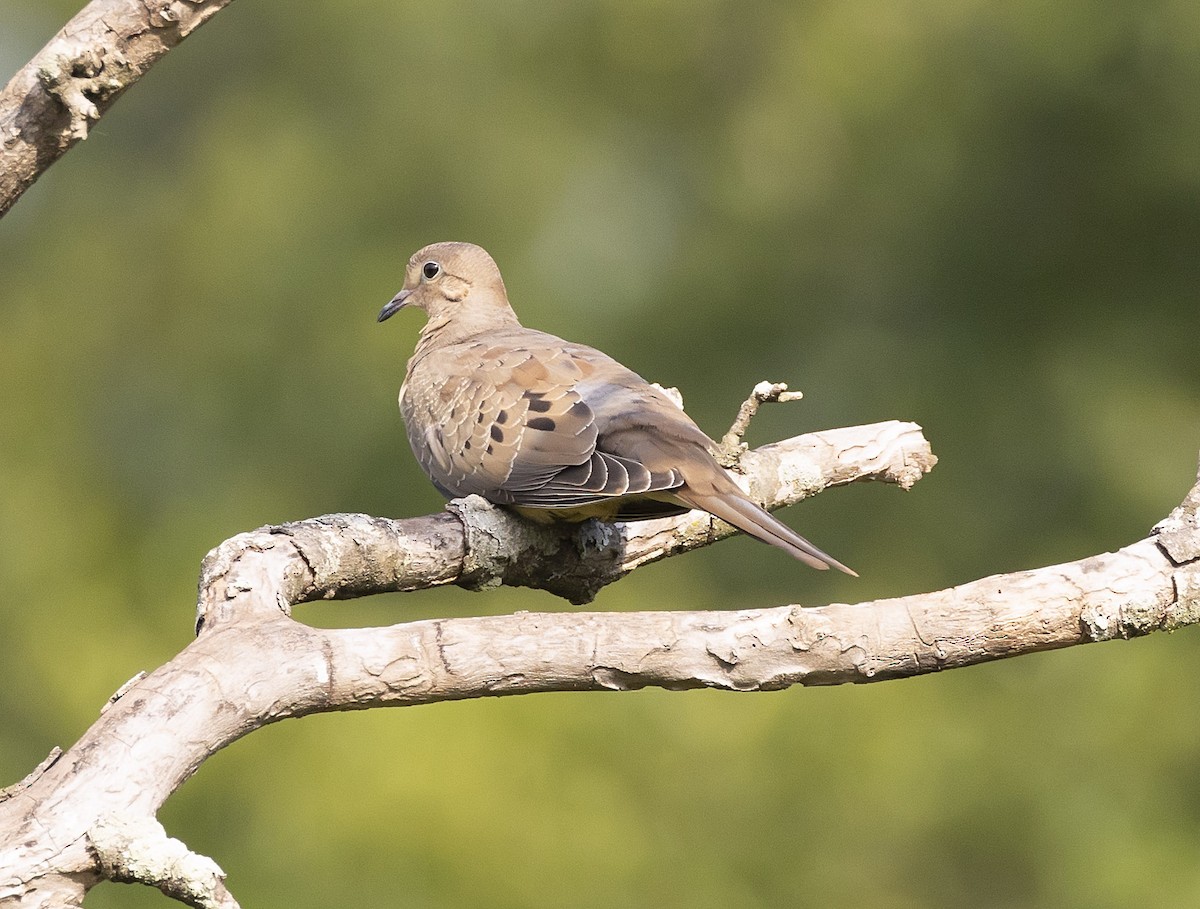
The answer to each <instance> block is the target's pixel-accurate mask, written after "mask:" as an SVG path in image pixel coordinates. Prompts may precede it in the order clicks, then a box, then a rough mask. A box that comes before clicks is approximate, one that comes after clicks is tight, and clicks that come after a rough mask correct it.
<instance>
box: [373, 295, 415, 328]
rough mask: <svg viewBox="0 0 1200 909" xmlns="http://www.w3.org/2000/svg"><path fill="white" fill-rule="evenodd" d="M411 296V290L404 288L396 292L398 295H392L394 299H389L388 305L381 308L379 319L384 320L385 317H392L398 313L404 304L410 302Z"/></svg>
mask: <svg viewBox="0 0 1200 909" xmlns="http://www.w3.org/2000/svg"><path fill="white" fill-rule="evenodd" d="M410 296H412V291H411V290H402V291H400V293H398V294H396V296H394V297H392V299H391V300H389V301H388V305H387V306H385V307H384V308H383V309H381V310H379V319H378V321H380V322H382V321H383V320H384V319H387V318H390V317H391V316H394V315H395V314H396V313H398V312H399V311H400V310H401V309H403V308H404V304H405V303H407V302H408V298H409V297H410Z"/></svg>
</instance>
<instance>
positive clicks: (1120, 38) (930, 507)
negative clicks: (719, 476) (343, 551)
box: [0, 0, 1200, 909]
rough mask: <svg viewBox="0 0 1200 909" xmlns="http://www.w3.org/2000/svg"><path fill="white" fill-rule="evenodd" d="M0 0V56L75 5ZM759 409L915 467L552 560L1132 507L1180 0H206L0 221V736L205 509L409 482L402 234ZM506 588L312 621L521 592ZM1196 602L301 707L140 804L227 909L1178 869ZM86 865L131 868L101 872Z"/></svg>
mask: <svg viewBox="0 0 1200 909" xmlns="http://www.w3.org/2000/svg"><path fill="white" fill-rule="evenodd" d="M76 8H77V7H76V5H74V4H72V3H64V2H47V0H36V2H35V0H8V2H7V3H6V4H5V8H4V11H3V19H4V26H3V29H2V30H0V62H2V63H3V71H4V73H5V74H6V75H7V74H8V73H11V72H12V71H14V70H15V69H16V68H17V67H18V66H20V65H21V64H23V63H24V62H25V61H26V60H27V59H28V58H29V57H30V56H31V55H32V54H33V53H34V52H35V51H36V50H37V49H38V48H39V47H40V46H41V45H42V44H43V43H44V42H45V41H46V40H47V39H48V38H49V36H50V35H51V34H52V33H53V32H54V31H55V30H56V29H57V28H58V27H59V26H61V25H62V23H63V22H65V21H66V19H67V18H68V17H69V16H70V15H71V14H72V13H73V12H74V11H75V10H76ZM445 239H464V240H472V241H475V242H477V243H480V244H482V245H484V246H486V247H487V248H488V249H489V250H490V251H491V252H492V253H493V255H494V256H495V257H496V259H497V260H498V261H499V262H500V264H501V266H502V268H503V269H504V275H505V278H506V281H507V283H508V287H509V290H510V292H511V295H512V297H513V299H514V301H515V303H516V306H517V308H518V311H519V312H520V313H521V314H522V316H523V317H524V319H525V321H526V322H527V324H530V325H533V326H537V327H539V328H544V329H547V330H550V331H554V332H557V333H559V334H563V335H567V336H569V337H571V338H573V339H576V340H580V341H585V342H588V343H591V344H594V345H597V346H599V347H601V348H603V349H605V350H606V351H608V352H610V353H611V354H613V355H615V356H617V357H618V358H620V359H621V360H623V361H625V362H626V363H628V364H629V365H631V366H633V367H634V368H635V369H637V370H638V371H640V372H642V373H643V374H644V375H646V376H647V377H649V378H651V379H653V380H657V381H661V382H663V383H666V384H672V385H677V386H679V387H680V388H681V389H682V391H683V392H684V395H685V398H686V401H687V403H688V407H689V410H690V411H691V412H692V413H693V415H694V416H695V417H696V418H697V420H698V421H699V422H700V424H701V425H702V426H704V427H705V428H706V429H708V430H709V431H710V433H714V434H715V433H719V432H721V431H723V429H724V428H725V427H726V426H727V425H728V422H729V420H730V419H731V417H732V415H733V413H734V410H735V408H736V406H737V404H738V402H739V401H740V400H741V399H742V398H743V397H744V395H745V393H746V392H747V391H748V390H749V388H750V387H751V386H752V385H753V384H754V383H755V382H757V381H758V380H760V379H764V378H766V379H772V380H785V381H788V382H790V383H791V384H792V385H793V387H797V388H801V389H803V390H804V392H805V394H806V400H805V401H803V402H801V403H798V404H791V405H788V406H786V407H775V408H769V409H767V410H766V411H765V412H764V413H763V414H762V415H761V417H760V418H759V420H758V421H757V423H756V424H755V426H754V427H753V429H752V439H751V440H752V441H754V442H756V443H761V442H765V441H769V440H772V439H776V438H781V437H785V436H789V435H794V434H796V433H799V432H803V431H807V430H813V429H819V428H825V427H829V426H835V425H852V424H856V423H864V422H871V421H875V420H881V419H889V418H899V419H911V420H916V421H918V422H920V423H921V424H922V425H923V426H924V427H925V429H926V432H927V435H928V437H929V438H930V439H931V440H932V443H933V446H934V450H935V451H936V453H937V454H938V456H939V457H940V458H941V463H940V465H939V466H938V467H937V469H936V470H935V471H934V472H933V474H932V475H931V476H929V477H928V478H926V479H925V480H923V481H922V482H921V483H919V484H918V485H917V487H916V488H915V489H914V490H913V492H912V493H910V494H907V495H902V494H901V493H900V492H898V491H897V490H895V489H893V488H885V487H882V486H861V487H855V488H851V489H845V490H836V491H833V492H831V493H828V494H826V495H824V496H821V497H820V498H818V499H817V500H814V501H812V502H809V503H805V504H803V505H801V506H798V507H796V508H793V509H791V510H790V511H788V512H786V513H785V517H786V519H787V520H788V521H789V522H790V523H792V524H793V525H794V526H796V527H798V528H800V529H801V531H802V532H804V533H805V534H806V535H808V536H810V537H811V538H812V539H813V540H815V541H816V542H817V543H819V544H820V545H822V546H824V547H825V548H827V549H828V550H829V551H830V552H832V553H834V554H835V555H837V556H838V557H839V558H841V559H844V560H845V561H846V562H848V563H849V564H851V565H853V566H854V567H855V568H857V569H858V571H859V572H861V574H862V578H861V580H858V581H854V580H852V579H848V578H842V577H838V576H837V575H836V574H835V573H833V572H829V573H828V574H827V575H821V574H817V573H815V572H811V571H808V570H806V569H805V568H803V567H802V566H799V565H797V564H795V563H793V562H792V561H790V560H789V559H787V558H786V557H783V556H781V555H780V554H779V553H777V552H774V551H772V550H770V549H768V548H766V547H764V546H761V545H758V544H756V543H754V542H753V541H749V540H733V541H729V542H727V543H724V544H722V545H720V546H716V547H713V548H711V549H710V550H707V551H704V552H698V553H694V554H691V555H688V556H686V557H682V558H678V559H673V560H670V561H669V562H668V563H665V564H661V565H657V566H653V567H651V568H647V569H644V570H642V571H639V572H638V573H637V574H636V575H635V576H633V577H631V578H629V579H627V580H626V581H624V582H622V583H621V584H619V585H617V586H615V587H612V588H609V589H608V590H606V591H604V592H603V593H602V594H601V596H600V598H599V600H598V601H597V603H596V604H595V607H596V608H599V609H604V610H626V609H720V608H725V607H732V606H746V605H774V604H777V603H785V602H804V603H810V604H816V603H821V602H827V601H830V600H842V601H851V602H853V601H857V600H861V599H867V598H872V597H878V596H885V595H893V594H906V593H913V592H919V591H923V590H932V589H937V588H940V587H944V586H947V585H950V584H954V583H958V582H961V581H965V580H969V579H972V578H975V577H979V576H982V575H986V574H990V573H995V572H1003V571H1009V570H1013V569H1018V568H1023V567H1033V566H1038V565H1044V564H1050V563H1053V562H1057V561H1063V560H1069V559H1075V558H1079V557H1083V556H1086V555H1090V554H1093V553H1095V552H1099V551H1103V550H1107V549H1113V548H1116V547H1119V546H1122V545H1124V544H1126V543H1128V542H1132V541H1134V540H1136V539H1138V538H1140V537H1142V536H1143V535H1145V533H1146V532H1147V530H1148V529H1149V528H1150V527H1151V526H1152V525H1153V524H1154V523H1155V522H1156V521H1157V520H1159V519H1160V518H1161V517H1163V516H1164V515H1166V513H1167V512H1168V511H1169V510H1170V509H1171V508H1172V507H1173V506H1174V505H1175V504H1177V503H1178V501H1179V500H1180V499H1181V498H1182V496H1183V495H1184V493H1185V492H1186V491H1187V489H1188V487H1189V486H1190V485H1191V483H1192V481H1193V477H1194V475H1195V468H1196V455H1197V449H1198V448H1200V365H1198V363H1197V352H1198V349H1200V340H1198V339H1200V305H1198V301H1197V292H1196V289H1197V286H1198V285H1200V255H1198V251H1200V6H1198V5H1197V4H1195V3H1190V2H1183V0H1175V2H1144V0H1139V2H1099V0H1091V2H1087V0H1064V2H1059V3H1055V4H1045V3H1038V2H1027V0H1026V2H1014V3H1006V4H989V3H982V2H970V0H933V2H927V3H919V4H918V3H899V4H898V3H891V2H884V0H867V2H846V0H836V2H835V0H822V2H809V3H795V2H794V3H734V2H728V0H689V2H682V0H652V2H646V0H643V2H633V0H621V2H618V0H611V2H583V3H576V4H565V3H562V4H551V3H544V2H537V3H535V2H528V0H520V2H517V0H506V2H486V0H460V2H450V3H444V4H437V5H434V4H419V3H415V2H368V0H360V2H347V3H341V4H321V5H315V4H314V5H309V4H304V5H291V6H285V5H281V4H267V3H261V2H253V0H242V2H240V3H237V4H234V5H233V6H232V7H230V8H229V9H228V10H226V11H225V12H223V13H221V14H220V15H218V16H217V17H216V18H215V19H214V20H213V21H212V22H211V23H210V24H209V25H207V26H205V27H204V28H203V29H202V30H201V31H200V32H198V33H197V34H196V35H194V36H193V37H192V38H190V39H189V40H188V41H187V42H185V43H184V45H183V46H182V47H180V48H179V49H178V50H176V51H174V52H173V53H171V54H170V55H169V56H168V57H167V58H166V59H165V60H164V61H163V62H162V63H161V64H159V66H158V67H157V68H155V69H154V70H153V71H152V72H151V73H150V74H149V76H148V77H147V78H145V79H144V80H143V81H142V82H141V83H140V84H138V85H137V86H136V87H135V88H134V89H133V90H132V91H131V92H130V93H129V94H128V95H127V96H126V97H125V98H123V99H122V100H121V101H120V102H119V103H118V104H117V105H116V107H115V108H114V109H113V110H112V112H111V113H110V114H109V115H108V116H107V117H105V119H104V120H103V121H102V122H101V123H100V124H99V125H98V126H97V127H95V129H94V130H93V132H92V135H91V137H90V138H89V140H88V141H87V142H86V143H84V144H83V145H81V146H79V147H77V148H76V149H74V150H73V151H72V152H71V153H70V154H68V155H67V156H66V157H65V158H64V159H63V161H61V162H60V163H59V164H58V165H56V166H55V167H54V168H53V169H52V170H51V171H50V172H49V173H47V174H46V175H45V176H44V177H43V178H42V179H41V181H40V182H39V183H38V184H37V185H36V186H34V188H33V189H32V190H31V191H30V192H29V193H28V194H27V195H26V196H25V198H23V199H22V200H21V201H20V203H19V204H18V205H17V206H16V208H15V209H14V210H13V211H12V212H11V213H10V214H9V215H8V216H7V217H6V218H5V219H4V220H3V221H2V222H0V285H2V287H3V290H2V292H0V387H2V388H3V394H2V395H0V528H2V529H0V591H2V594H0V596H2V597H3V605H2V608H0V662H2V665H3V676H4V685H3V686H0V784H4V783H7V782H10V781H13V780H16V779H18V778H20V777H21V776H23V775H24V774H25V773H26V772H27V771H28V770H29V769H31V768H32V767H33V766H34V765H35V764H36V763H37V762H38V761H39V760H40V759H41V758H42V757H43V756H44V755H45V754H46V752H47V751H48V750H49V749H50V747H51V746H53V745H56V744H58V745H63V746H66V745H69V744H70V743H71V742H72V741H74V740H75V738H76V737H77V736H78V735H79V734H80V733H81V732H82V731H83V730H84V729H85V728H86V727H87V726H88V725H89V723H90V722H91V721H92V720H93V719H94V717H95V716H96V715H97V712H98V710H99V708H100V706H101V705H102V704H103V703H104V700H105V698H106V697H107V696H108V695H109V694H110V693H111V692H112V691H113V690H114V689H116V688H117V686H119V685H120V684H121V683H122V682H124V681H125V680H126V679H127V678H129V677H130V676H131V675H133V674H134V673H135V672H136V671H137V670H139V669H143V668H146V669H149V668H153V667H154V666H156V665H158V664H160V663H162V662H163V661H165V660H167V659H169V658H170V657H171V656H172V655H173V654H174V653H175V652H176V651H177V650H178V649H179V648H180V647H182V646H183V645H184V644H185V643H186V642H187V641H188V640H189V637H190V634H191V624H192V609H193V604H194V598H195V579H196V575H197V570H198V566H199V563H200V560H201V558H202V557H203V555H204V553H205V552H206V551H207V550H208V549H209V548H210V547H212V546H214V545H216V544H217V543H219V542H220V541H221V540H223V539H225V538H226V537H229V536H230V535H232V534H234V533H237V532H239V531H241V530H247V529H250V528H253V527H256V526H259V525H261V524H264V523H267V522H277V521H284V520H289V519H297V518H303V517H308V516H312V515H317V514H322V513H325V512H331V511H365V512H370V513H375V514H385V515H392V516H405V515H416V514H423V513H426V512H429V511H431V510H434V509H437V508H439V507H440V499H439V498H438V496H437V494H436V493H435V492H434V491H433V490H432V488H431V487H429V486H428V484H427V483H426V482H425V481H424V479H423V477H421V476H420V474H419V472H418V470H417V468H416V467H415V465H414V462H413V460H412V458H411V456H410V454H409V452H408V450H407V445H406V443H405V441H404V437H403V430H402V426H401V423H400V419H399V415H398V413H397V410H396V406H395V396H396V390H397V388H398V386H399V383H400V380H401V377H402V373H403V368H404V362H405V360H406V358H407V356H408V353H409V352H410V351H411V349H412V345H413V343H414V341H415V337H416V332H417V328H418V323H419V317H418V316H417V315H409V316H406V317H404V318H401V319H397V320H393V321H391V322H389V323H387V325H386V326H378V325H376V324H375V321H374V320H375V315H376V313H377V312H378V310H379V308H380V306H381V305H382V304H383V303H384V302H386V301H387V300H388V298H389V297H390V296H391V295H392V294H393V293H394V292H395V291H396V290H398V289H399V287H400V284H401V281H402V271H403V265H404V262H405V260H406V259H407V257H408V256H409V254H410V253H412V252H413V251H414V250H415V249H417V248H418V247H420V246H422V245H424V244H425V243H428V242H432V241H435V240H445ZM565 608H569V607H567V606H566V604H564V603H562V602H560V601H556V600H554V599H553V598H551V597H549V596H548V595H545V594H542V593H538V592H533V591H524V590H521V591H511V590H505V591H498V592H489V593H485V594H467V593H465V592H462V591H458V590H444V591H434V592H429V593H421V594H414V595H409V596H405V597H400V596H395V597H380V598H374V599H372V600H369V601H363V602H358V603H334V604H320V605H318V606H310V607H306V608H304V609H303V610H302V611H301V613H300V614H301V617H302V618H304V619H305V620H307V621H312V622H314V623H317V624H330V625H341V624H388V623H392V622H396V621H402V620H405V619H408V618H411V617H424V616H432V615H466V614H475V613H492V612H507V611H511V610H515V609H565ZM1198 643H1200V639H1198V638H1197V636H1196V634H1195V633H1192V632H1186V633H1181V634H1178V635H1175V636H1171V637H1168V636H1165V635H1160V636H1155V637H1153V638H1150V639H1145V640H1140V641H1135V642H1131V643H1118V644H1109V645H1102V646H1094V647H1086V648H1077V649H1074V650H1071V651H1066V652H1062V653H1055V654H1045V655H1039V656H1034V657H1027V658H1023V659H1019V660H1012V661H1008V662H1005V663H1000V664H995V665H991V666H985V667H981V668H977V669H972V670H967V671H961V672H953V673H949V674H946V675H938V676H933V677H926V678H922V679H917V680H913V681H907V682H900V683H890V684H883V685H871V686H866V687H843V688H840V689H829V690H819V689H818V690H800V689H796V690H791V691H787V692H782V693H776V694H769V695H753V696H738V695H732V694H720V693H714V692H692V693H684V694H668V693H664V692H657V691H647V692H639V693H633V694H625V695H620V696H615V695H600V694H587V695H580V694H562V695H541V696H536V697H528V698H511V699H504V700H488V701H479V702H475V703H461V704H447V705H440V706H432V707H423V708H420V709H413V710H404V711H374V712H369V713H355V714H348V715H334V716H321V717H313V718H309V719H305V720H303V721H299V722H288V723H284V724H282V725H279V726H274V727H271V728H268V729H265V730H262V731H261V732H259V733H257V734H255V735H253V736H251V737H250V738H248V739H246V740H244V741H242V742H239V743H237V744H236V745H234V746H233V747H231V748H229V749H228V750H226V751H224V752H222V753H220V754H218V755H217V756H216V757H215V758H213V759H212V760H210V761H209V762H208V763H206V764H205V765H204V767H203V768H202V769H201V770H200V772H199V774H198V775H197V777H196V778H195V779H193V780H192V781H191V782H189V783H188V784H187V785H186V786H185V787H184V788H183V789H182V790H181V791H180V792H179V794H178V795H177V796H175V797H174V798H173V799H172V800H171V801H170V802H169V803H168V804H167V805H166V807H165V809H164V810H163V812H162V819H163V820H164V822H165V823H166V825H167V828H168V830H169V831H170V832H171V833H172V834H174V835H177V836H180V837H182V838H183V839H184V840H185V841H187V842H188V843H189V845H191V846H192V847H194V848H196V849H198V850H200V851H202V852H205V853H207V854H210V855H212V856H214V857H215V858H216V859H217V860H218V861H219V862H220V864H221V865H222V866H223V867H224V868H225V869H226V870H227V871H228V872H229V881H230V885H231V887H232V888H233V890H234V892H235V893H236V894H238V896H239V897H240V898H241V900H242V904H243V905H245V906H287V907H310V906H312V907H315V906H337V905H359V906H384V905H398V906H399V905H403V906H421V907H426V906H427V907H480V906H487V907H501V909H507V907H513V909H517V907H535V909H536V907H562V906H576V907H600V906H613V905H622V906H634V907H637V906H649V907H717V906H723V907H724V906H731V905H737V906H745V907H778V906H785V905H827V906H863V905H878V906H890V907H925V906H964V905H970V906H979V907H1024V906H1056V907H1075V906H1078V907H1123V906H1133V905H1138V906H1195V905H1197V904H1198V903H1200V854H1198V851H1197V846H1198V840H1200V781H1198V780H1200V774H1198V773H1197V771H1198V770H1200V736H1198V735H1197V731H1196V720H1197V706H1196V705H1197V702H1198V698H1200V678H1198V676H1197V673H1196V672H1195V666H1196V664H1195V663H1194V662H1192V661H1193V660H1195V659H1196V658H1197V651H1198ZM88 904H89V906H92V907H97V909H99V907H117V906H120V907H129V906H134V907H139V906H166V905H168V901H167V900H166V899H165V898H164V897H161V896H160V895H158V894H157V893H156V892H154V891H151V890H148V889H147V888H135V887H121V886H117V885H104V886H102V887H100V888H98V889H97V890H95V891H94V892H93V894H92V895H91V897H89V901H88Z"/></svg>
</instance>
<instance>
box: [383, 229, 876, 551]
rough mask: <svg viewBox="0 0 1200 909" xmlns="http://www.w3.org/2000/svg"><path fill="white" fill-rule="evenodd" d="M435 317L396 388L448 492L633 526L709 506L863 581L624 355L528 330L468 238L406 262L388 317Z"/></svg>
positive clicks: (411, 435)
mask: <svg viewBox="0 0 1200 909" xmlns="http://www.w3.org/2000/svg"><path fill="white" fill-rule="evenodd" d="M405 306H415V307H418V308H420V309H423V310H425V312H426V313H427V315H428V317H429V318H428V321H427V323H426V324H425V327H424V328H423V329H422V330H421V337H420V340H419V341H418V342H417V349H416V352H415V353H414V354H413V357H412V359H411V360H409V361H408V371H407V373H406V375H405V378H404V385H403V386H402V387H401V389H400V409H401V411H402V412H403V414H404V423H405V426H406V427H407V430H408V440H409V443H410V444H411V445H412V449H413V452H414V453H415V454H416V456H417V460H418V461H419V462H420V464H421V467H422V468H424V470H425V473H427V474H428V475H429V478H430V479H431V480H432V481H433V484H434V486H436V487H437V488H438V489H439V490H440V491H441V492H442V494H443V495H445V496H447V497H458V496H467V495H471V494H472V493H474V494H476V495H480V496H483V498H485V499H487V500H488V501H491V502H494V503H496V504H497V505H505V506H508V507H510V508H513V509H514V510H516V511H518V512H520V513H521V514H523V515H525V516H526V517H530V518H533V519H535V520H541V521H551V520H570V521H579V520H584V519H585V518H589V517H597V518H601V519H605V520H637V519H642V518H653V517H663V516H666V515H672V514H681V513H682V512H684V511H687V510H688V509H691V508H699V509H702V510H704V511H707V512H708V513H709V514H712V515H715V516H716V517H718V518H721V519H723V520H725V521H728V522H729V523H730V524H732V525H734V526H735V527H737V528H739V529H740V530H743V531H745V532H746V533H748V534H750V535H751V536H754V537H757V538H758V539H760V540H763V541H764V542H767V543H771V544H772V545H774V546H778V547H779V548H780V549H783V550H785V551H787V552H789V553H790V554H791V555H793V556H794V557H795V558H797V559H800V560H801V561H802V562H805V563H807V564H808V565H811V566H813V567H814V568H822V569H824V568H827V567H829V566H831V565H832V566H833V567H834V568H839V569H841V570H842V571H844V572H846V573H847V574H854V572H853V571H851V570H850V569H849V568H847V567H846V566H845V565H843V564H842V563H841V562H839V561H837V560H836V559H834V558H832V557H831V556H829V555H826V554H825V553H824V552H822V551H821V550H820V549H818V548H817V547H815V546H813V545H812V544H811V543H809V542H808V541H807V540H806V539H804V538H803V537H802V536H800V535H799V534H797V533H796V532H795V531H793V530H792V529H791V528H790V527H788V526H787V525H786V524H783V523H782V522H780V521H779V520H777V519H776V518H774V517H772V516H771V515H770V514H769V513H768V512H766V511H765V510H763V509H762V508H760V507H759V506H758V505H756V504H755V503H754V502H752V501H751V500H750V499H748V498H747V497H746V494H745V493H744V492H742V490H741V489H740V488H739V487H738V486H737V484H736V483H734V482H733V480H732V479H730V477H729V475H728V474H726V473H725V471H724V470H723V469H722V468H721V467H720V465H718V464H717V462H716V460H715V459H714V458H713V455H712V449H713V447H714V446H713V442H712V440H711V439H709V438H708V436H706V435H705V434H704V433H703V432H701V431H700V429H699V427H697V426H696V424H695V423H693V422H692V420H691V419H690V418H689V417H688V416H687V415H686V414H685V413H684V412H683V411H682V410H680V409H679V408H678V407H677V406H676V405H675V403H674V402H673V401H671V399H670V398H668V397H667V396H666V395H665V394H663V393H662V392H661V391H659V390H658V389H656V388H654V387H653V386H651V385H650V384H649V383H647V382H646V381H645V380H644V379H643V378H642V377H641V376H639V375H637V374H636V373H634V372H632V371H631V370H628V369H626V368H625V367H624V366H622V365H621V364H620V363H618V362H617V361H616V360H614V359H612V358H611V357H609V356H606V355H605V354H603V353H601V352H600V351H598V350H595V349H593V348H591V347H585V346H584V345H582V344H572V343H571V342H569V341H564V340H562V339H561V338H556V337H555V336H554V335H549V334H546V333H544V332H540V331H534V330H532V329H529V328H524V327H522V326H521V324H520V323H519V322H518V321H517V316H516V314H515V313H514V312H513V310H512V307H511V306H510V305H509V303H508V295H507V293H506V292H505V289H504V282H503V281H502V280H501V278H500V269H499V268H498V267H497V266H496V263H495V262H494V261H492V257H491V256H489V255H488V254H487V252H485V251H484V250H483V249H481V248H480V247H478V246H473V245H472V244H470V243H435V244H433V245H432V246H426V247H425V248H424V249H422V250H421V251H420V252H418V253H417V254H416V255H414V256H413V257H412V258H411V259H409V260H408V270H407V272H406V274H405V280H404V289H403V290H401V291H400V293H398V294H396V296H395V297H393V298H392V300H391V302H389V303H388V304H387V306H385V307H384V308H383V311H382V312H380V313H379V321H380V322H382V321H383V320H384V319H386V318H388V317H389V316H391V315H392V314H393V313H395V312H397V311H398V310H399V309H401V308H402V307H405Z"/></svg>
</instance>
